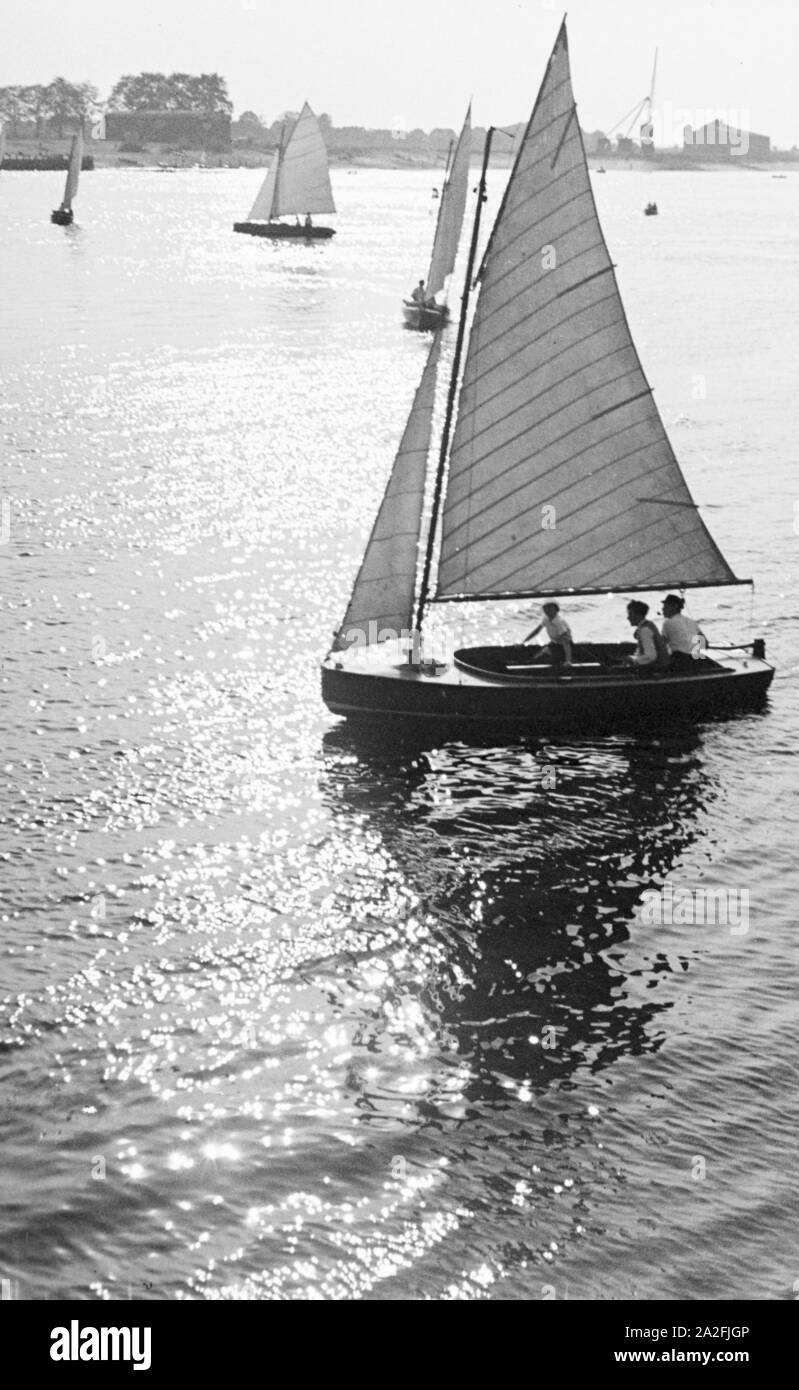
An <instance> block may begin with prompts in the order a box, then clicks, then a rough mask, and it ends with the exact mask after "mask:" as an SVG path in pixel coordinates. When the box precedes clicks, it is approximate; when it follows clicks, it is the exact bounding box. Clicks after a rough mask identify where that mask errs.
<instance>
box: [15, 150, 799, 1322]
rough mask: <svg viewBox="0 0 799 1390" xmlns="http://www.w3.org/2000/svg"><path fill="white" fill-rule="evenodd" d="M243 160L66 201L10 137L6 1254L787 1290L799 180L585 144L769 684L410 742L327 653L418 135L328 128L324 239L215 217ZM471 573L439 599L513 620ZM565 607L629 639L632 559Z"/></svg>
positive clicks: (421, 185)
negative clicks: (468, 591) (639, 167)
mask: <svg viewBox="0 0 799 1390" xmlns="http://www.w3.org/2000/svg"><path fill="white" fill-rule="evenodd" d="M505 177H506V176H505V175H504V174H503V173H497V174H494V175H493V176H492V180H491V184H492V186H491V202H492V205H493V206H494V207H495V206H496V202H497V198H498V195H499V193H500V192H501V189H502V185H503V183H504V179H505ZM258 179H259V175H258V174H257V173H253V172H250V173H248V172H246V171H241V172H239V171H236V172H219V173H217V172H210V171H209V172H205V171H201V170H198V171H189V172H181V173H176V174H158V173H155V172H152V173H149V172H148V173H143V172H131V173H125V172H98V173H96V174H93V175H88V176H86V177H85V178H84V179H83V183H82V187H81V190H80V195H79V200H78V203H77V204H76V209H77V224H76V225H75V226H74V227H73V228H71V229H61V228H56V227H53V226H51V225H50V224H49V221H48V215H49V211H50V208H51V207H53V206H55V205H56V203H57V201H58V197H59V195H60V185H61V180H60V178H59V176H58V175H24V174H13V175H4V176H3V177H2V179H0V224H1V225H2V255H1V256H0V281H1V282H2V284H1V286H0V298H1V302H2V323H1V325H0V335H1V336H0V368H1V369H2V399H0V429H1V430H2V436H3V441H4V453H3V462H2V479H1V481H2V488H1V489H0V490H1V491H2V494H3V497H4V499H5V500H6V502H7V504H8V505H7V506H6V509H5V511H4V517H5V518H6V519H8V518H9V517H10V534H9V532H8V528H7V527H6V529H4V532H3V544H2V546H0V567H1V568H2V597H1V598H0V614H1V621H2V648H1V649H0V681H1V683H0V701H1V702H2V716H3V749H2V766H3V770H4V775H3V779H2V783H1V784H0V871H1V872H2V904H1V905H0V913H1V914H2V919H3V932H2V939H1V941H0V952H1V953H2V962H1V965H0V1025H1V1035H2V1041H0V1133H1V1134H2V1146H3V1163H2V1165H1V1166H0V1274H2V1276H3V1277H4V1278H10V1279H12V1280H14V1281H16V1285H15V1287H16V1288H17V1289H18V1291H19V1293H20V1294H21V1295H23V1296H28V1297H34V1298H53V1297H75V1298H85V1299H92V1298H97V1297H99V1298H111V1299H119V1298H129V1297H133V1298H161V1299H164V1298H167V1299H177V1298H184V1299H185V1298H189V1299H199V1298H207V1299H219V1298H226V1299H231V1298H232V1299H241V1298H257V1299H263V1298H266V1299H274V1298H280V1299H308V1298H316V1299H351V1298H368V1299H436V1300H438V1299H517V1298H521V1299H538V1298H546V1297H551V1296H555V1297H557V1298H590V1299H611V1298H627V1297H635V1298H640V1299H652V1298H666V1299H684V1298H688V1299H692V1298H701V1297H709V1298H715V1299H718V1298H727V1297H733V1296H738V1297H743V1298H757V1299H761V1298H766V1299H782V1298H790V1297H792V1296H793V1291H794V1289H795V1288H796V1287H797V1285H796V1284H795V1282H794V1281H795V1280H797V1279H799V1239H798V1238H799V1219H798V1218H797V1210H796V1202H795V1192H796V1184H797V1161H796V1132H797V1125H798V1124H799V1105H798V1104H797V1085H796V1082H797V1055H799V1024H798V1023H797V1012H796V1004H795V1000H796V946H795V935H796V930H797V917H796V901H797V891H798V890H799V870H797V867H796V842H797V837H798V835H799V816H797V806H796V801H795V799H794V787H795V784H796V757H797V745H798V744H799V701H797V694H796V680H795V667H796V664H797V663H796V656H795V644H796V637H797V628H798V622H797V619H798V617H799V599H797V550H798V549H799V534H797V528H799V522H796V515H797V513H796V512H795V500H796V499H797V498H799V461H798V459H797V443H796V439H797V429H796V426H797V408H796V380H795V372H796V365H795V364H796V359H797V349H798V348H799V327H798V325H799V285H798V283H797V276H796V265H797V262H798V261H799V231H797V228H799V178H797V177H791V178H789V179H787V180H784V181H772V180H771V179H770V178H769V177H768V176H767V175H765V174H757V173H737V174H716V175H710V174H708V175H701V174H677V173H672V174H663V175H652V176H650V177H648V178H645V177H644V176H643V175H639V174H635V173H626V172H618V173H613V172H611V173H608V174H607V175H605V176H603V177H595V180H594V181H595V184H596V193H597V198H598V202H599V207H600V213H601V215H602V217H603V221H604V225H605V229H606V232H607V236H608V241H609V244H610V247H611V252H612V254H613V257H614V260H615V261H616V262H617V263H618V274H619V279H620V284H621V288H622V292H623V294H624V295H625V299H626V304H627V308H628V313H629V317H630V321H631V325H632V329H633V333H634V335H635V336H636V339H637V341H638V344H639V347H640V350H641V355H642V358H643V361H644V366H645V369H646V371H647V374H648V376H649V378H650V380H651V381H652V382H653V384H654V386H655V388H656V394H657V399H658V402H659V404H660V408H661V410H662V413H663V415H664V418H665V420H666V422H667V425H668V428H669V430H670V433H671V437H672V439H673V442H674V445H675V448H676V450H677V453H678V456H679V457H680V458H681V460H682V462H683V465H684V468H685V471H686V474H687V476H688V479H689V483H690V485H691V487H692V488H693V490H694V493H695V495H696V497H697V498H698V500H699V501H700V502H701V503H702V504H703V506H704V507H705V509H706V510H705V512H704V515H705V516H706V518H707V520H708V522H709V524H710V526H711V528H712V529H713V531H714V534H715V535H716V537H717V539H718V540H719V542H720V544H721V546H722V548H723V549H724V550H725V552H726V553H727V555H728V556H729V558H730V560H731V562H732V563H733V565H734V567H735V568H736V570H737V572H738V573H739V574H742V575H747V576H748V575H752V576H754V577H755V578H756V580H757V588H756V592H755V596H754V600H753V603H752V605H751V612H750V598H749V595H748V591H747V590H745V589H742V590H737V591H736V590H732V591H726V592H724V591H722V592H718V593H717V592H709V593H708V595H707V597H703V596H702V595H700V596H699V597H698V598H697V600H696V601H695V603H694V608H693V611H694V612H695V613H696V614H697V615H698V616H700V617H701V618H702V619H703V620H704V621H705V622H706V624H707V626H708V627H709V628H710V629H711V630H712V633H713V635H714V636H715V637H716V638H717V640H721V641H725V640H732V639H734V638H738V639H739V640H741V639H744V640H745V639H746V638H747V636H748V635H750V621H751V623H752V624H753V626H752V627H751V633H755V632H759V631H765V633H766V636H767V642H768V652H769V655H770V656H771V657H772V658H773V659H774V660H775V661H776V662H777V664H778V675H777V679H776V681H775V683H774V686H773V687H772V696H771V700H770V704H769V706H768V708H767V709H766V710H764V711H762V712H759V713H756V714H749V715H744V716H742V717H740V718H738V719H734V720H730V721H727V722H724V723H719V724H715V725H713V724H707V725H703V726H700V727H697V728H694V729H690V728H680V727H669V728H663V729H662V730H659V731H655V733H653V735H652V736H651V737H643V736H640V735H639V736H636V737H631V736H624V737H621V736H619V737H615V738H614V737H606V738H602V739H594V738H592V739H588V738H586V737H581V736H580V735H579V731H575V733H574V736H573V737H572V738H570V739H560V738H559V739H556V740H551V741H547V742H545V743H542V742H538V741H535V740H533V739H529V740H527V741H522V742H519V743H517V744H516V745H515V746H512V747H504V748H503V747H485V748H483V747H474V746H471V747H469V746H466V745H463V744H459V743H455V742H452V743H445V744H443V745H442V746H440V747H434V748H427V749H425V750H423V751H420V750H419V749H414V748H412V747H408V746H402V745H397V744H395V743H392V742H391V741H390V740H389V739H388V737H386V738H385V739H383V740H380V741H378V742H377V743H372V744H371V745H370V744H369V743H368V742H364V741H362V740H357V739H356V738H354V737H353V735H352V734H351V733H350V732H349V731H348V730H347V728H346V727H345V726H344V725H343V724H341V723H339V722H338V721H336V720H335V719H334V718H333V717H332V716H330V715H329V714H328V712H327V711H326V710H325V708H324V706H323V705H322V704H321V701H320V698H319V688H318V687H319V682H318V662H319V660H320V658H321V657H322V656H323V655H324V653H325V651H326V646H327V642H328V639H329V635H330V633H331V632H332V630H333V629H334V628H335V627H336V625H337V624H338V622H339V621H340V618H341V615H342V612H343V609H344V606H345V603H346V599H347V596H348V592H349V586H350V584H351V582H352V578H353V576H354V572H355V569H356V568H357V564H358V562H359V559H360V555H361V552H362V548H363V544H364V541H365V538H366V536H367V534H368V531H369V527H370V525H371V521H372V517H373V514H374V510H375V506H376V503H377V500H378V498H379V495H380V492H381V490H382V487H383V485H384V482H385V478H386V475H387V470H388V468H389V466H390V463H391V458H392V452H393V449H394V447H395V446H396V443H397V441H398V438H399V433H400V431H401V429H402V426H403V424H404V419H405V415H406V412H407V409H408V406H409V403H410V399H411V396H412V394H413V390H414V387H415V385H416V382H417V381H418V377H419V374H420V371H421V366H422V362H423V356H424V351H425V344H424V341H423V340H420V339H419V338H418V337H415V336H413V335H409V334H407V333H404V332H403V330H402V328H401V326H400V315H399V299H400V296H401V294H402V293H403V292H404V291H405V290H407V288H408V287H409V285H410V284H412V283H413V281H414V279H415V278H417V277H418V275H419V274H421V273H422V272H423V270H424V262H425V257H426V254H427V251H428V248H429V243H430V238H431V236H432V227H433V214H434V204H433V202H432V201H431V198H430V190H431V187H432V185H433V183H434V182H435V175H433V174H429V173H418V172H413V173H407V174H406V173H402V172H391V173H388V172H375V171H365V170H362V171H360V172H359V173H357V174H356V173H347V172H346V171H344V170H342V171H339V172H338V173H336V174H334V185H335V191H336V197H337V199H338V202H339V207H340V216H339V219H338V227H339V232H338V235H337V237H336V238H335V240H334V241H333V242H332V243H330V244H328V245H324V246H312V247H306V246H304V245H303V246H291V245H282V246H270V245H268V244H266V243H261V242H258V241H255V240H250V239H249V238H245V237H239V236H234V235H233V234H232V230H231V226H232V222H233V220H234V218H236V217H240V216H242V215H244V213H245V212H246V209H247V207H248V206H249V203H250V200H251V198H252V197H253V195H254V192H255V188H256V186H257V183H258ZM650 196H656V198H657V201H658V203H659V204H660V208H661V215H660V217H659V218H658V219H657V220H653V219H645V218H643V216H642V215H641V209H642V207H643V204H644V202H645V201H646V200H647V198H648V197H650ZM453 336H454V334H453V333H452V330H450V339H451V338H452V337H453ZM504 607H505V606H504V605H496V606H493V607H492V609H491V611H490V612H485V611H480V612H477V611H475V612H473V613H465V612H464V610H460V611H459V612H458V614H457V615H456V616H455V617H454V618H453V619H452V621H453V622H457V623H458V624H459V625H460V630H462V631H464V632H465V633H466V634H467V635H468V634H470V633H476V632H480V633H484V634H485V633H488V634H490V635H494V634H505V635H507V636H508V637H509V638H510V637H516V636H518V635H519V634H520V633H521V632H523V631H524V630H526V629H527V628H529V627H530V625H531V614H532V613H533V611H534V610H532V609H531V608H530V607H529V606H528V607H527V608H526V610H524V611H521V612H519V611H518V610H517V611H516V612H515V613H513V612H505V611H504ZM500 608H501V609H502V610H503V611H499V609H500ZM569 615H570V618H571V619H572V620H573V621H572V625H573V627H574V629H575V631H577V632H579V633H580V634H582V635H591V634H592V635H594V636H596V637H599V636H611V637H612V636H614V635H616V636H625V635H626V631H625V629H626V623H625V622H624V612H623V604H622V602H621V601H620V600H605V599H600V600H591V601H583V602H581V603H578V602H575V603H573V604H571V605H569ZM665 883H670V884H671V885H672V886H673V887H674V888H675V889H677V888H681V887H687V888H695V887H701V886H704V887H715V888H724V889H727V890H731V889H738V890H746V891H748V893H749V895H750V909H749V929H748V931H737V932H733V931H731V930H730V929H729V927H727V928H725V927H722V926H715V925H711V926H702V925H691V924H679V925H678V924H676V923H675V924H672V925H666V926H663V927H655V926H651V925H647V924H645V923H644V922H643V921H642V920H641V917H640V907H641V902H642V894H643V893H644V891H645V890H647V889H650V888H661V887H662V886H663V885H664V884H665Z"/></svg>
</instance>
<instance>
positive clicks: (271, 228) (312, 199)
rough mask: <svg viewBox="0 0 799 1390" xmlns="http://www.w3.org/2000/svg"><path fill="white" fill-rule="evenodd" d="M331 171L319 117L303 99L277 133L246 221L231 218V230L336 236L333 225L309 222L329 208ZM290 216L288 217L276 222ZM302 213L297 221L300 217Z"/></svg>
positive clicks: (316, 237) (331, 207)
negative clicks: (293, 118) (289, 125)
mask: <svg viewBox="0 0 799 1390" xmlns="http://www.w3.org/2000/svg"><path fill="white" fill-rule="evenodd" d="M335 211H336V205H335V203H334V202H333V190H332V188H331V186H330V170H329V168H328V162H327V149H326V147H325V142H324V138H323V136H322V131H321V129H320V127H319V122H318V120H317V119H316V116H315V115H314V113H313V111H312V110H311V108H310V106H309V105H308V103H307V101H306V103H305V105H304V106H303V108H302V111H301V112H300V114H299V117H298V118H297V120H296V122H295V124H294V127H293V129H292V130H291V132H290V133H289V134H288V136H286V127H285V125H284V126H283V128H282V130H281V132H280V144H279V146H278V150H277V154H276V155H275V157H274V159H273V160H272V164H271V166H270V169H269V173H268V174H267V176H266V178H265V179H264V182H263V184H262V186H261V189H260V191H259V193H258V197H257V198H256V199H255V202H254V203H253V205H252V208H251V209H250V215H249V217H248V218H247V220H246V222H234V224H233V230H234V232H245V233H247V235H249V236H263V237H273V238H286V237H294V238H300V239H303V240H306V241H310V240H320V239H326V238H328V237H332V236H334V235H335V232H334V229H333V228H332V227H320V226H317V225H316V223H314V222H313V221H312V217H313V216H316V215H317V214H319V213H322V214H324V213H334V212H335ZM282 217H293V218H294V221H293V222H281V221H280V219H281V218H282ZM300 218H302V221H300Z"/></svg>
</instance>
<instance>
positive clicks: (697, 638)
mask: <svg viewBox="0 0 799 1390" xmlns="http://www.w3.org/2000/svg"><path fill="white" fill-rule="evenodd" d="M684 607H685V599H682V598H678V597H677V595H676V594H667V595H666V597H665V598H664V600H663V618H664V622H663V626H662V628H661V633H662V635H663V637H664V638H665V641H666V645H667V646H668V649H669V652H670V653H671V663H670V664H671V669H672V671H674V670H681V669H682V670H686V671H687V670H696V666H695V662H696V661H698V660H699V659H700V657H702V656H703V655H704V652H705V648H706V647H707V638H706V637H705V634H704V632H703V631H702V629H701V628H700V626H699V624H698V623H697V622H695V620H694V619H693V618H689V617H687V616H686V615H685V614H684V613H683V611H682V610H683V608H684Z"/></svg>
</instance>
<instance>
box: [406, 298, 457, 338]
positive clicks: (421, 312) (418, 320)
mask: <svg viewBox="0 0 799 1390" xmlns="http://www.w3.org/2000/svg"><path fill="white" fill-rule="evenodd" d="M402 316H403V318H404V320H405V327H406V328H412V329H415V330H416V332H417V333H431V332H432V333H437V332H438V330H439V328H443V327H444V324H445V323H448V322H449V309H448V308H447V306H446V304H442V305H441V307H440V308H437V309H430V308H428V307H427V306H425V305H419V304H412V303H411V301H410V300H408V299H406V300H404V301H403V305H402Z"/></svg>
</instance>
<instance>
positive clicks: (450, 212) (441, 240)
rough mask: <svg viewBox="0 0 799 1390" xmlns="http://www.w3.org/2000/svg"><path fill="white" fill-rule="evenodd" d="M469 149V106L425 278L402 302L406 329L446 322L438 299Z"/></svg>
mask: <svg viewBox="0 0 799 1390" xmlns="http://www.w3.org/2000/svg"><path fill="white" fill-rule="evenodd" d="M471 150H472V108H471V105H470V106H469V109H468V111H467V112H466V119H465V120H464V122H463V127H462V129H461V133H460V135H459V136H458V143H457V145H456V146H455V153H454V154H453V156H452V162H451V164H450V166H449V172H448V175H447V177H446V179H445V182H444V186H443V188H442V190H441V194H440V198H439V204H438V218H437V220H436V232H435V236H434V238H433V250H432V253H431V256H430V269H429V270H428V272H427V279H426V281H424V282H423V283H422V282H420V284H419V285H418V286H417V289H416V290H414V292H413V296H412V297H411V298H410V299H406V300H404V301H403V305H402V313H403V317H404V319H405V325H406V327H407V328H415V329H421V330H422V331H429V330H430V329H432V330H433V331H435V330H436V329H438V328H441V326H442V325H443V324H444V323H446V321H447V319H448V318H449V308H448V306H447V303H446V301H445V300H444V301H440V299H439V296H440V295H441V294H442V293H443V292H444V290H445V288H446V284H447V281H448V280H449V277H450V275H451V274H452V271H453V269H454V267H455V257H456V256H457V254H458V244H459V242H460V239H461V229H462V227H463V215H464V213H465V211H466V195H467V192H468V187H469V156H470V154H471Z"/></svg>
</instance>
